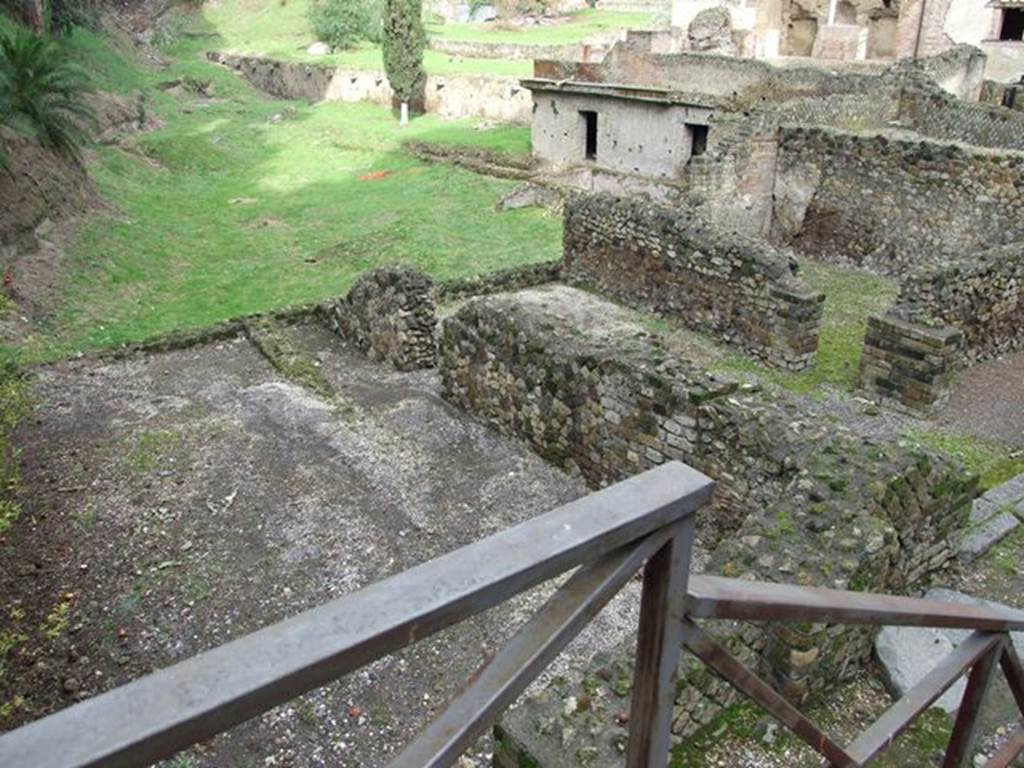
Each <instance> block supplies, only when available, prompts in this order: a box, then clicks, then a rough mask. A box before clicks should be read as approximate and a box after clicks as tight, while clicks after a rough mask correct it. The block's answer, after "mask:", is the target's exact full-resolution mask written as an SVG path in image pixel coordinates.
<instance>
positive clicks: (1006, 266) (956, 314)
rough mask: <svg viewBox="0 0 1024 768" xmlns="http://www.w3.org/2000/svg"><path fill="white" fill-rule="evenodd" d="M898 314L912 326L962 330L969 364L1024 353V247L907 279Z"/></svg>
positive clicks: (1005, 248) (1018, 245) (1001, 249)
mask: <svg viewBox="0 0 1024 768" xmlns="http://www.w3.org/2000/svg"><path fill="white" fill-rule="evenodd" d="M896 303H897V310H896V311H897V312H898V313H899V314H901V315H902V316H904V317H906V318H907V319H908V320H910V321H914V322H918V323H922V324H925V325H929V326H933V327H934V326H938V325H946V326H953V327H955V328H957V329H958V330H959V331H960V332H961V333H962V334H963V337H964V345H963V352H964V355H965V357H966V359H967V361H969V362H976V361H980V360H987V359H989V358H992V357H996V356H998V355H1002V354H1004V353H1006V352H1014V351H1016V350H1018V349H1021V348H1022V347H1024V242H1020V243H1013V244H1011V245H1006V246H1002V247H999V248H992V249H990V250H987V251H983V252H982V253H980V254H978V256H977V257H975V258H971V259H962V260H958V261H956V262H954V263H951V264H948V265H943V266H940V267H935V268H933V269H926V270H919V271H917V272H916V273H914V274H912V275H910V276H908V277H907V279H905V280H904V281H903V283H902V285H901V286H900V294H899V296H898V297H897V299H896Z"/></svg>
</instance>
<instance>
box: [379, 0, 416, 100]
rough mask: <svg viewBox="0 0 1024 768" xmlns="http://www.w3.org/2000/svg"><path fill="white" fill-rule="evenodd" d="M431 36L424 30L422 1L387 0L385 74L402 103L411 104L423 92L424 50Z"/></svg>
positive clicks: (385, 12) (385, 4)
mask: <svg viewBox="0 0 1024 768" xmlns="http://www.w3.org/2000/svg"><path fill="white" fill-rule="evenodd" d="M426 47H427V34H426V32H425V31H424V29H423V3H422V0H386V2H385V3H384V71H385V72H387V75H388V82H389V83H391V88H392V90H394V92H395V98H397V99H398V100H399V101H401V102H409V101H411V100H412V99H413V98H414V97H415V96H416V95H417V94H418V93H419V92H420V91H422V89H423V85H424V83H425V82H426V78H427V76H426V73H425V72H424V71H423V50H424V48H426Z"/></svg>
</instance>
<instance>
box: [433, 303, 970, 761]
mask: <svg viewBox="0 0 1024 768" xmlns="http://www.w3.org/2000/svg"><path fill="white" fill-rule="evenodd" d="M439 345H440V349H439V367H440V369H441V376H442V387H443V393H444V396H445V397H446V398H447V399H448V400H450V401H451V402H453V403H455V404H456V405H458V406H460V407H463V408H465V409H468V410H470V411H471V412H473V413H476V414H477V415H479V416H481V417H482V418H484V419H485V420H487V421H489V422H491V423H492V424H494V425H495V426H496V427H497V428H499V429H500V430H501V431H503V432H505V433H507V434H513V435H516V436H519V437H521V438H522V439H524V440H526V441H527V442H528V443H529V444H530V445H531V446H532V447H533V448H534V450H536V451H538V452H539V453H541V454H542V455H544V456H546V457H547V458H548V459H549V460H551V461H553V462H555V463H556V464H558V465H560V466H568V467H572V468H576V469H578V470H579V471H580V472H581V473H582V474H583V476H584V477H585V478H587V479H588V481H590V482H591V484H592V485H602V484H606V483H610V482H613V481H614V480H617V479H620V478H622V477H625V476H628V475H631V474H635V473H636V472H639V471H641V470H643V469H647V468H649V467H651V466H654V465H656V464H660V463H662V462H663V461H665V460H668V459H679V460H681V461H684V462H686V463H688V464H691V465H692V466H694V467H697V468H698V469H700V470H701V471H702V472H705V473H706V474H708V475H709V476H711V477H713V478H715V479H716V481H717V482H718V483H719V485H721V486H724V487H726V488H731V489H733V490H734V491H739V493H741V494H747V495H746V499H747V500H748V501H750V502H751V503H749V504H748V505H747V506H746V507H745V508H744V510H743V511H744V512H745V513H746V514H745V515H744V516H743V517H739V516H733V517H731V518H730V519H728V521H727V524H726V523H725V521H723V520H721V519H720V518H716V516H718V515H722V514H723V510H722V508H720V507H713V508H712V510H711V511H710V514H711V517H710V518H709V517H707V516H705V517H703V518H702V519H700V520H699V521H698V523H699V526H698V530H699V538H700V540H701V541H702V542H703V543H705V544H708V543H711V544H716V543H717V542H718V541H722V544H721V545H719V546H718V548H717V550H716V551H715V553H714V555H713V556H712V559H711V565H710V567H709V568H708V570H709V571H711V572H715V573H718V574H721V575H726V576H733V577H753V578H758V579H763V580H767V581H789V582H793V583H797V584H807V585H819V586H829V587H836V588H852V589H859V590H865V589H870V590H878V591H889V592H905V591H907V590H909V589H912V588H914V587H915V586H916V585H918V584H920V583H922V582H923V581H924V580H926V579H927V577H928V576H929V575H930V574H932V573H934V572H935V571H937V570H940V569H942V568H943V567H944V566H945V565H946V564H947V563H949V562H951V561H952V560H953V558H954V557H955V552H956V543H955V540H954V534H955V532H956V531H957V530H959V529H960V528H962V526H963V525H964V524H965V522H966V519H967V515H968V511H969V503H970V500H971V499H972V498H973V496H974V494H975V491H976V488H975V483H974V481H973V480H972V479H971V478H969V477H965V476H964V474H963V473H962V470H961V469H960V468H959V467H956V466H954V465H952V464H949V463H947V462H945V461H942V460H939V459H937V458H935V457H934V456H931V455H929V454H926V453H920V452H915V451H913V450H908V449H906V448H905V447H902V446H897V445H895V444H891V443H880V442H873V441H870V440H867V439H862V438H858V437H855V436H853V435H851V434H850V433H848V432H845V431H844V430H842V429H841V428H837V427H836V425H832V424H827V423H822V422H821V421H819V420H815V419H806V418H801V417H800V416H799V415H798V412H797V411H796V410H794V409H793V408H791V407H790V406H789V404H788V402H787V401H786V400H785V399H783V398H782V397H781V396H778V397H777V396H773V395H769V394H767V393H762V392H758V391H756V390H751V389H749V388H742V387H737V386H736V385H735V384H734V383H731V382H727V381H723V380H721V379H719V378H716V377H714V376H712V375H710V374H708V373H706V372H703V371H700V370H697V369H695V368H694V367H692V366H689V365H687V364H686V363H684V362H682V361H680V360H678V359H676V358H674V357H672V356H671V355H669V354H667V353H666V351H665V350H664V348H663V347H662V346H661V344H660V342H659V340H658V339H657V337H655V336H652V335H651V334H650V333H648V332H646V331H645V330H644V329H643V328H641V327H640V326H638V325H636V324H635V323H634V322H633V321H632V320H630V319H629V316H628V315H626V314H625V311H624V310H622V309H620V308H618V307H616V306H615V305H613V304H611V303H608V302H605V301H603V300H600V299H597V298H596V297H594V296H591V295H589V294H585V293H582V292H580V291H577V290H574V289H571V288H565V287H558V288H554V289H546V290H541V291H527V292H522V293H518V294H509V295H498V296H492V297H487V298H482V299H477V300H475V301H473V302H471V303H469V304H467V305H466V306H464V307H463V308H462V309H461V310H460V311H459V312H458V313H457V314H455V315H454V316H452V317H449V318H448V319H446V320H445V321H444V323H443V325H442V330H441V335H440V343H439ZM733 511H736V510H735V509H734V510H733ZM709 529H711V531H713V532H715V533H717V534H718V535H714V536H709V535H708V531H709ZM730 530H731V531H733V533H731V535H728V536H724V537H723V536H722V535H721V534H722V533H727V532H729V531H730ZM711 627H713V631H714V632H715V634H716V635H718V636H719V637H720V638H721V639H722V640H723V641H724V642H725V643H726V645H727V646H729V647H730V648H732V649H733V651H734V652H735V653H737V654H738V655H740V656H741V658H742V659H743V660H744V661H746V662H747V663H748V664H750V665H751V666H752V668H754V669H756V670H757V671H759V672H760V673H761V674H763V675H765V676H766V677H768V678H769V679H771V680H772V681H773V682H774V683H775V684H776V685H777V686H778V687H779V689H780V690H782V691H783V692H785V693H786V695H788V696H789V697H790V698H791V699H793V700H795V701H800V702H802V701H805V700H807V699H810V698H812V697H814V696H815V695H817V694H819V693H821V692H823V691H824V690H825V689H827V688H828V687H829V686H830V685H833V684H835V683H836V682H837V681H841V680H843V679H847V678H848V677H850V676H852V675H853V674H854V673H855V672H856V671H857V669H858V667H859V666H860V665H861V664H862V663H863V662H865V661H866V660H867V659H868V657H869V655H870V648H871V642H870V641H871V637H870V633H869V632H867V631H865V630H862V629H852V630H851V629H849V628H845V627H838V626H830V625H810V626H788V627H785V628H783V627H780V626H773V625H769V626H764V627H759V626H754V625H749V624H739V623H728V622H725V623H716V624H713V625H711ZM632 663H633V662H632V643H631V641H626V642H624V643H623V644H622V645H621V646H620V647H619V648H617V649H616V650H615V651H614V652H613V653H610V654H608V655H605V656H602V657H600V658H598V659H595V661H594V663H593V664H592V665H590V666H589V671H588V673H587V674H586V675H585V676H584V678H583V679H582V681H579V682H571V681H565V680H559V681H555V682H554V683H553V684H552V685H551V686H549V687H548V688H546V689H545V690H543V691H542V692H541V693H540V694H539V695H538V696H536V697H533V698H531V699H529V700H527V701H526V703H524V704H522V705H520V706H519V707H518V708H516V709H515V710H513V711H511V712H510V713H509V714H507V715H506V717H505V718H504V720H503V722H502V725H501V728H500V729H499V747H498V755H497V756H496V761H497V763H496V764H498V765H503V766H504V765H507V766H517V765H521V764H523V763H522V762H519V761H520V760H523V759H527V758H528V759H530V760H534V761H536V764H538V765H541V766H545V768H554V766H559V767H561V766H572V765H579V766H584V765H587V766H591V767H592V768H596V767H598V766H600V767H601V768H603V767H604V766H613V765H614V766H618V765H621V759H622V752H621V747H622V745H623V744H624V740H625V738H626V736H627V729H626V726H627V724H626V723H625V722H624V721H623V720H622V718H621V714H622V713H623V712H624V711H628V706H627V702H628V696H629V692H630V686H631V679H632ZM680 672H681V676H680V680H681V684H680V686H679V688H678V695H677V698H676V709H675V718H674V726H673V730H674V732H675V733H676V735H677V736H679V737H683V736H686V735H690V734H692V733H693V732H695V731H696V730H697V729H698V728H699V727H700V726H701V725H703V724H706V723H708V722H710V721H711V720H712V719H713V718H714V716H715V715H717V714H718V713H719V712H720V711H721V710H722V708H723V707H726V706H729V705H730V704H732V703H733V702H734V701H735V700H736V697H735V694H734V693H733V692H732V690H731V689H730V688H729V687H728V686H727V685H726V684H724V683H722V682H721V681H719V680H717V678H715V677H714V676H713V675H712V674H710V673H709V672H708V671H707V670H706V669H704V668H703V667H700V666H699V665H697V664H695V663H694V662H693V660H692V659H689V658H687V659H684V660H683V667H682V669H681V671H680ZM584 701H585V702H587V703H586V705H585V706H583V705H581V702H584Z"/></svg>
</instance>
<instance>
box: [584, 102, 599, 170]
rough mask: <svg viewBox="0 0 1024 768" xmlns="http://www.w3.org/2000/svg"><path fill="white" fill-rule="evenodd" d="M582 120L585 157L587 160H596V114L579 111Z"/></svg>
mask: <svg viewBox="0 0 1024 768" xmlns="http://www.w3.org/2000/svg"><path fill="white" fill-rule="evenodd" d="M580 117H582V118H583V131H584V133H585V134H586V144H585V152H586V154H585V157H586V158H587V160H596V159H597V112H590V111H587V110H580Z"/></svg>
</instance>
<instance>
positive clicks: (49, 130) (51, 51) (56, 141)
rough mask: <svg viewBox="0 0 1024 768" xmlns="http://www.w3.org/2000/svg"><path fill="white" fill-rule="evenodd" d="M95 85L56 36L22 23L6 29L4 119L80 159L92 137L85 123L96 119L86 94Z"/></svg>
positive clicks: (0, 115)
mask: <svg viewBox="0 0 1024 768" xmlns="http://www.w3.org/2000/svg"><path fill="white" fill-rule="evenodd" d="M92 90H93V89H92V86H91V84H90V81H89V77H88V75H87V74H86V73H85V71H84V70H82V69H81V68H80V67H78V66H77V65H76V64H75V63H73V62H72V61H71V60H70V59H69V58H68V56H67V54H66V53H65V51H64V49H63V48H62V47H61V46H60V45H58V44H57V43H55V42H54V41H53V40H50V39H48V38H46V37H42V36H39V35H34V34H32V33H31V32H29V31H28V30H27V29H25V28H23V27H20V26H18V25H14V26H13V27H12V28H11V29H9V30H7V31H4V30H3V29H0V123H3V124H5V125H7V126H9V127H10V128H12V129H13V130H15V131H17V132H18V133H23V134H28V135H33V136H35V137H36V138H38V139H39V141H40V143H41V144H43V145H44V146H47V147H49V148H50V149H53V150H55V151H57V152H61V153H63V154H65V155H68V156H70V157H73V158H75V159H76V160H78V159H80V158H81V147H82V145H83V144H84V143H85V142H86V141H87V140H88V134H87V133H86V131H85V128H84V127H83V126H85V125H88V124H89V123H91V122H93V120H94V119H95V117H94V115H93V112H92V110H91V109H90V108H89V106H88V105H87V104H86V103H85V102H84V101H83V100H82V94H84V93H88V92H90V91H92Z"/></svg>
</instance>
